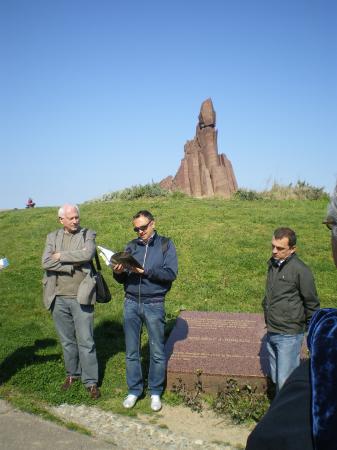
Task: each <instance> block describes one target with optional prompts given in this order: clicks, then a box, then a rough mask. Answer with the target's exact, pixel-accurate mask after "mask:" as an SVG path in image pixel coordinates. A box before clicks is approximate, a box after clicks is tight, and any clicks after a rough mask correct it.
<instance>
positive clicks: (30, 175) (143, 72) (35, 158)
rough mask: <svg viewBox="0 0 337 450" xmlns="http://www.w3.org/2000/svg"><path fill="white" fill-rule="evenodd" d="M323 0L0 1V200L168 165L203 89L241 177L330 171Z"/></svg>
mask: <svg viewBox="0 0 337 450" xmlns="http://www.w3.org/2000/svg"><path fill="white" fill-rule="evenodd" d="M336 56H337V2H336V1H335V0H320V1H318V0H315V1H314V0H282V1H281V0H278V1H276V0H231V1H229V0H214V1H211V0H210V1H208V2H206V1H200V0H193V1H192V0H185V1H182V0H179V1H178V0H170V1H160V0H156V1H152V0H149V1H147V0H143V1H139V0H137V1H136V0H134V1H133V0H124V1H123V2H118V1H114V0H95V1H93V0H90V1H89V0H81V1H80V0H73V1H72V0H1V2H0V61H1V70H0V151H1V152H0V155H1V156H0V158H1V181H2V190H1V197H0V208H15V207H17V208H21V207H24V204H25V202H26V200H27V198H28V196H31V197H33V199H34V200H35V201H36V202H37V204H38V205H39V206H57V205H60V204H63V203H64V202H67V201H69V202H77V203H81V202H83V201H85V200H89V199H92V198H95V197H99V196H101V195H102V194H104V193H106V192H111V191H115V190H119V189H122V188H125V187H128V186H131V185H136V184H146V183H150V182H152V181H160V180H161V179H162V178H164V177H165V176H167V175H174V174H175V173H176V171H177V170H178V167H179V164H180V160H181V159H182V158H183V155H184V144H185V142H186V140H188V139H192V138H193V136H194V134H195V127H196V124H197V119H198V114H199V110H200V105H201V103H202V101H203V100H205V99H206V98H208V97H211V98H212V100H213V104H214V108H215V110H216V113H217V129H218V146H219V153H225V154H226V155H227V157H228V158H229V159H230V160H231V162H232V164H233V168H234V171H235V174H236V177H237V180H238V184H239V186H240V187H245V188H248V189H256V190H262V189H265V188H267V187H270V185H271V184H272V182H273V181H277V182H279V183H283V184H288V183H296V181H297V180H299V179H300V180H302V181H306V182H308V183H310V184H313V185H315V186H324V187H325V189H326V190H327V191H328V192H331V191H332V189H333V187H334V185H335V183H336V179H337V145H336V144H337V127H336V124H337V57H336Z"/></svg>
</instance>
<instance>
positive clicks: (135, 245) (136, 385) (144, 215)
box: [113, 210, 178, 411]
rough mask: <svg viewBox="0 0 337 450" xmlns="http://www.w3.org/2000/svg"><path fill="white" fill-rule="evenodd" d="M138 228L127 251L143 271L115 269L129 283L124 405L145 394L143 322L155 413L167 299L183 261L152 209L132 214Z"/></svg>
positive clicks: (160, 384) (126, 285)
mask: <svg viewBox="0 0 337 450" xmlns="http://www.w3.org/2000/svg"><path fill="white" fill-rule="evenodd" d="M133 230H134V232H135V233H137V235H138V237H137V238H136V239H134V240H132V241H131V242H129V243H128V244H127V246H126V249H125V250H126V251H127V252H129V253H131V254H132V256H133V257H134V258H135V259H136V260H137V261H138V262H139V263H140V264H141V266H142V268H136V267H134V268H132V269H131V270H126V268H125V267H123V265H122V264H117V265H115V266H114V267H113V270H114V278H115V279H116V280H117V281H118V282H119V283H122V284H124V290H125V302H124V333H125V344H126V378H127V384H128V388H129V393H128V396H127V397H126V398H125V400H124V402H123V406H124V408H132V407H133V406H134V405H135V403H136V401H137V399H138V398H139V396H140V395H141V394H142V393H143V388H144V384H143V376H142V369H141V362H140V336H141V330H142V325H143V323H144V324H145V326H146V328H147V331H148V334H149V346H150V367H149V374H148V387H149V391H150V394H151V409H152V410H153V411H159V410H160V409H161V400H160V396H161V394H162V392H163V388H164V383H165V375H166V357H165V351H164V325H165V308H164V300H165V295H166V294H167V292H168V291H169V290H170V288H171V285H172V282H173V281H174V280H175V279H176V276H177V272H178V261H177V255H176V249H175V247H174V244H173V242H172V241H171V240H170V239H168V238H166V237H164V236H160V235H158V234H157V232H156V231H155V220H154V217H153V215H152V214H151V213H150V212H149V211H147V210H142V211H139V212H138V213H137V214H135V215H134V216H133Z"/></svg>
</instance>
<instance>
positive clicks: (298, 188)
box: [261, 180, 329, 201]
mask: <svg viewBox="0 0 337 450" xmlns="http://www.w3.org/2000/svg"><path fill="white" fill-rule="evenodd" d="M261 196H262V198H263V199H266V200H320V199H324V200H327V201H328V200H329V196H328V194H327V193H326V192H324V188H323V187H315V186H312V185H310V184H309V183H307V182H306V181H300V180H298V181H297V183H296V184H295V185H293V184H292V183H290V184H288V185H287V186H284V185H282V184H278V183H276V182H275V183H274V184H273V185H272V187H271V189H270V190H269V191H263V192H261Z"/></svg>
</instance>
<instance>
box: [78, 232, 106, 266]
mask: <svg viewBox="0 0 337 450" xmlns="http://www.w3.org/2000/svg"><path fill="white" fill-rule="evenodd" d="M87 231H88V229H87V228H84V230H83V237H84V242H85V239H86V237H87ZM95 261H96V267H97V269H96V267H95V265H94V262H93V260H92V259H91V260H90V265H91V269H92V271H93V273H94V275H95V274H96V273H97V272H100V271H101V270H102V266H101V263H100V261H99V258H98V253H97V248H96V249H95Z"/></svg>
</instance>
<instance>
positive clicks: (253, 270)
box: [0, 197, 337, 414]
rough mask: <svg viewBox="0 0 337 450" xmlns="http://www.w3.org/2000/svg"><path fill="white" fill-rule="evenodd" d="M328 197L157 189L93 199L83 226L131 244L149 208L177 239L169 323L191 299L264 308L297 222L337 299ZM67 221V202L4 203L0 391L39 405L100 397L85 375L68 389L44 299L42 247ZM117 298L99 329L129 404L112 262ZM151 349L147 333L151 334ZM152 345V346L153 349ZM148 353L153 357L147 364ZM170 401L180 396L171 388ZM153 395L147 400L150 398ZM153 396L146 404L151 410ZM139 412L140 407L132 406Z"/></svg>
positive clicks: (332, 300)
mask: <svg viewBox="0 0 337 450" xmlns="http://www.w3.org/2000/svg"><path fill="white" fill-rule="evenodd" d="M326 206H327V204H326V201H324V200H317V201H310V200H306V201H295V200H285V201H261V200H260V201H259V200H257V201H242V200H241V201H240V200H230V201H224V200H220V199H213V200H197V199H190V198H173V197H167V198H156V199H139V200H134V201H127V202H126V201H115V202H100V203H91V204H84V205H82V207H81V223H82V226H86V227H90V228H92V229H94V230H96V232H97V243H98V244H101V245H104V246H107V247H110V248H112V249H115V250H121V249H122V248H123V246H124V244H125V243H126V242H127V241H128V240H130V239H131V238H133V237H134V232H133V230H132V226H131V220H130V218H131V217H132V215H133V214H134V213H135V212H137V211H138V210H139V209H149V210H150V211H152V212H153V214H154V215H155V216H156V218H157V224H156V225H157V226H156V228H157V230H158V231H159V233H160V234H164V235H167V236H170V237H171V238H172V239H173V241H174V242H175V244H176V247H177V252H178V258H179V277H178V279H177V281H176V282H175V283H174V285H173V287H172V290H171V292H170V293H169V295H168V297H167V301H166V309H167V316H168V322H169V324H172V323H173V321H174V319H175V318H176V317H177V315H178V314H179V311H180V310H181V309H188V310H200V311H232V312H239V311H244V312H261V306H260V305H261V299H262V296H263V291H264V283H265V273H266V261H267V259H268V258H269V256H270V250H271V246H270V242H271V235H272V232H273V230H274V229H275V228H276V227H278V226H281V225H283V226H290V227H292V228H294V229H295V230H296V232H297V235H298V254H299V256H300V257H301V258H302V259H303V260H304V261H305V262H306V263H307V264H308V265H309V266H310V267H311V269H312V271H313V273H314V276H315V279H316V284H317V289H318V293H319V296H320V299H321V305H322V306H323V307H329V306H330V307H335V306H336V305H337V291H336V278H337V272H336V268H335V267H334V265H333V262H332V257H331V249H330V234H329V232H328V230H327V229H326V227H324V226H323V225H322V224H321V222H322V220H323V218H324V217H325V212H326ZM57 227H58V222H57V208H56V207H55V208H36V209H31V210H13V211H6V212H1V213H0V230H1V242H0V255H3V256H6V257H7V258H8V259H9V261H10V266H9V268H7V269H6V270H3V271H2V272H1V273H0V318H1V319H0V342H1V346H0V381H1V383H0V384H1V386H0V395H1V396H2V397H4V398H8V399H11V400H12V401H14V402H16V403H17V404H20V406H21V407H25V406H26V407H27V408H29V409H34V408H36V409H37V410H40V409H41V408H42V409H43V404H44V403H46V404H47V403H53V404H58V403H62V402H68V403H79V402H81V403H87V404H89V403H91V402H92V401H91V400H89V399H88V398H87V395H86V392H85V391H84V389H83V387H82V386H80V384H79V385H78V386H76V387H74V389H72V390H71V392H70V393H69V392H68V393H61V392H60V390H59V386H60V384H61V383H62V381H63V379H64V368H63V362H62V357H61V348H60V346H59V343H58V340H57V338H56V333H55V330H54V326H53V323H52V320H51V317H50V315H49V312H47V311H46V310H45V309H44V308H43V306H42V300H41V291H42V288H41V279H42V269H41V255H42V252H43V248H44V243H45V237H46V234H47V233H48V232H50V231H52V230H54V229H56V228H57ZM103 272H104V275H105V278H106V279H107V281H108V282H109V285H110V287H111V292H112V294H113V300H112V301H111V302H110V303H109V304H107V305H98V306H97V307H96V320H95V324H96V326H95V335H96V343H97V350H98V358H99V364H100V372H101V377H102V379H103V382H102V394H103V397H102V400H100V402H99V404H100V406H101V407H103V408H107V409H112V410H113V411H116V412H121V409H122V408H121V406H120V404H121V399H122V397H123V395H124V394H125V392H126V384H125V364H124V338H123V331H122V324H121V316H122V302H123V292H122V288H121V286H119V285H117V284H116V283H115V282H114V281H113V279H112V276H111V275H110V271H109V270H108V269H107V268H105V267H104V269H103ZM143 345H144V350H146V349H145V347H146V339H145V340H144V344H143ZM145 354H146V351H144V355H145ZM146 363H147V361H146V358H145V361H144V364H146ZM165 396H166V399H167V401H173V400H172V398H173V397H170V394H165ZM145 403H146V405H145ZM147 403H148V402H140V405H139V406H137V407H136V411H137V408H138V409H142V410H144V411H148V410H149V409H147V408H148V406H147ZM130 414H133V413H132V412H130Z"/></svg>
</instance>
